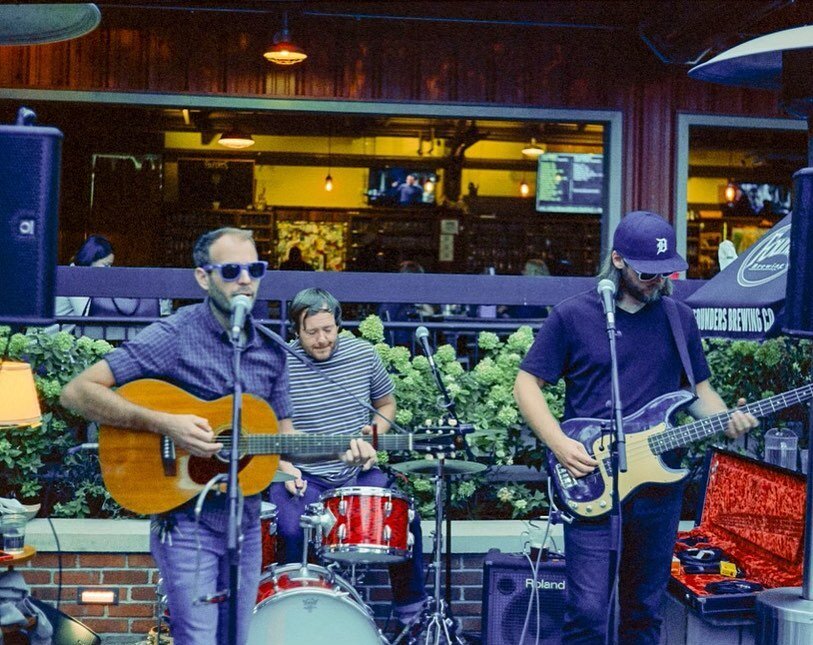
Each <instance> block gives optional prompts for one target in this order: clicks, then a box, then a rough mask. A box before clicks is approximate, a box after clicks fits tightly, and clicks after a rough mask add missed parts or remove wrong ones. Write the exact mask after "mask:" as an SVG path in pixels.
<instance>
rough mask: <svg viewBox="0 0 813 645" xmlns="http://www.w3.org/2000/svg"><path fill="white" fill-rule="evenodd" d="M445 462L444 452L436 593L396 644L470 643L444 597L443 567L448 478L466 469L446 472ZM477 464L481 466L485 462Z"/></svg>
mask: <svg viewBox="0 0 813 645" xmlns="http://www.w3.org/2000/svg"><path fill="white" fill-rule="evenodd" d="M419 461H424V463H433V462H428V461H426V460H419ZM445 462H446V458H445V456H444V455H443V454H439V455H438V458H437V459H436V460H434V463H433V465H434V467H435V475H434V477H432V481H433V482H434V485H435V508H436V509H437V511H436V513H435V530H434V533H433V535H432V544H433V548H432V553H433V555H432V563H431V564H430V568H431V569H432V573H433V589H432V595H431V596H430V597H429V598H427V599H426V602H425V603H424V606H423V608H422V609H421V611H420V612H419V613H418V614H417V615H416V616H415V617H414V618H413V619H412V620H410V621H409V622H408V623H407V624H406V625H405V626H404V628H403V629H402V630H401V632H400V633H399V634H398V636H397V638H396V639H395V640H394V641H393V642H392V645H398V643H401V642H404V643H406V644H407V645H412V644H414V643H419V642H420V643H427V644H428V643H433V644H435V645H440V644H441V643H444V644H448V645H465V643H466V641H465V640H464V639H463V637H462V636H460V635H459V634H458V633H457V632H458V629H459V625H458V622H457V621H456V620H455V619H454V618H452V616H451V614H450V608H449V607H448V606H447V603H446V600H445V599H444V598H443V597H441V582H440V578H441V571H442V568H443V567H442V564H441V560H442V556H443V553H442V551H443V520H444V512H445V507H444V504H443V500H444V498H445V495H444V489H445V485H446V481H445V479H446V478H447V477H451V476H453V475H454V474H463V472H464V471H461V472H460V473H455V472H454V470H452V471H451V472H446V471H445V469H444V466H445ZM406 463H410V462H406ZM412 463H414V462H412ZM460 463H469V462H460ZM400 465H403V464H400ZM476 465H477V466H479V465H481V464H476ZM483 469H484V468H483ZM411 472H419V471H418V469H417V468H413V470H412V471H411ZM470 472H471V471H470ZM475 472H476V471H475ZM425 473H426V471H425V470H421V471H420V474H425ZM405 639H408V640H405Z"/></svg>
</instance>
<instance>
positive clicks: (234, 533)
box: [226, 334, 243, 643]
mask: <svg viewBox="0 0 813 645" xmlns="http://www.w3.org/2000/svg"><path fill="white" fill-rule="evenodd" d="M231 342H232V347H233V349H234V356H233V361H232V365H233V368H234V396H233V398H232V415H231V450H230V452H229V474H228V479H227V484H226V486H227V490H228V504H229V521H228V529H227V538H226V554H227V555H226V557H227V558H228V562H229V613H228V616H229V620H228V623H229V626H228V631H227V633H228V635H229V640H228V642H229V643H236V642H237V597H238V592H237V590H238V588H239V585H240V548H239V547H240V525H239V524H238V521H237V519H238V515H239V512H238V507H239V504H240V498H241V496H242V492H241V491H240V482H239V481H238V479H237V467H238V465H239V461H240V426H241V419H242V413H243V383H242V381H241V380H240V358H241V355H242V351H243V341H242V339H241V337H240V334H236V335H232V337H231Z"/></svg>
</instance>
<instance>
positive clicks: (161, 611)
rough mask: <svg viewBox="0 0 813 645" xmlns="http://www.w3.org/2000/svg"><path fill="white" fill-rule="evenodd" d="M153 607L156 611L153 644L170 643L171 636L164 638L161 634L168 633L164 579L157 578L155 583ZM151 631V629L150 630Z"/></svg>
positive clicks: (162, 644)
mask: <svg viewBox="0 0 813 645" xmlns="http://www.w3.org/2000/svg"><path fill="white" fill-rule="evenodd" d="M155 598H156V601H155V608H156V611H157V612H158V623H157V624H156V625H155V628H154V629H155V643H154V645H166V643H170V644H171V643H172V639H171V638H169V637H168V638H167V640H164V638H163V636H164V635H165V634H166V635H167V636H168V634H169V624H168V622H169V621H168V617H169V613H168V607H169V600H168V599H167V595H166V594H165V593H164V579H163V578H158V582H157V583H156V585H155ZM150 631H152V630H150Z"/></svg>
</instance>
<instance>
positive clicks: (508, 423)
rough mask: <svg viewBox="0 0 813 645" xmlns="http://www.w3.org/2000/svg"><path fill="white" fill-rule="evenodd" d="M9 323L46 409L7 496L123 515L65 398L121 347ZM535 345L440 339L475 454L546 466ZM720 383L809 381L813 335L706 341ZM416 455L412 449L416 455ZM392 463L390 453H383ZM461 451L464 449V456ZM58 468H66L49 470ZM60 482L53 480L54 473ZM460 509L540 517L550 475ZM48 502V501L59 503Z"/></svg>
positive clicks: (746, 390) (13, 459)
mask: <svg viewBox="0 0 813 645" xmlns="http://www.w3.org/2000/svg"><path fill="white" fill-rule="evenodd" d="M359 330H360V332H361V334H362V336H363V337H364V338H366V339H367V340H369V341H370V342H372V343H373V344H374V345H375V348H376V350H377V352H378V354H379V355H380V356H381V358H382V360H383V361H384V365H385V366H386V367H387V369H388V370H389V371H390V373H391V375H392V378H393V382H394V384H395V396H396V400H397V401H398V413H397V416H396V419H397V421H398V423H399V424H401V425H403V426H405V427H407V428H412V429H415V428H418V427H419V426H422V425H424V424H425V423H426V422H429V423H432V424H434V423H438V421H441V422H442V421H443V419H442V418H441V417H442V416H443V414H442V412H443V410H442V407H441V406H439V405H438V392H437V387H436V385H435V383H434V380H433V377H432V374H431V371H430V369H429V363H428V361H427V360H426V358H425V357H423V356H415V357H412V356H410V353H409V351H408V350H407V349H406V348H403V347H390V346H388V345H386V344H385V343H383V326H382V325H381V321H380V320H379V319H378V318H377V317H375V316H370V317H369V318H368V319H366V320H365V321H364V322H363V323H362V324H361V325H360V327H359ZM9 333H10V331H9V329H8V328H7V327H0V347H4V346H6V344H7V343H8V356H9V358H10V359H12V360H25V361H27V362H29V363H30V364H31V366H32V368H33V370H34V374H35V380H36V383H37V389H38V391H39V395H40V400H41V403H42V408H43V421H42V426H41V427H39V428H20V429H13V430H10V431H6V432H2V433H0V464H2V469H3V477H2V478H0V496H2V497H17V498H19V499H21V500H22V501H24V502H33V501H38V502H43V503H44V505H45V506H47V507H48V508H46V509H43V512H42V514H46V513H48V512H50V514H51V515H52V516H55V517H119V516H122V515H125V514H126V511H123V509H121V508H120V507H119V506H118V505H117V504H116V503H115V502H114V501H113V500H112V499H111V498H110V496H109V494H108V493H107V491H106V490H105V488H104V485H103V483H102V481H101V475H100V472H99V463H98V458H97V456H96V455H95V454H91V453H84V452H83V453H78V454H76V455H72V456H68V455H67V449H68V448H69V447H70V446H72V445H75V444H76V443H77V441H78V440H79V438H80V437H81V436H82V433H83V432H84V429H85V427H86V425H87V424H86V422H85V421H84V420H83V419H81V418H79V417H77V416H75V415H73V414H72V413H71V412H70V411H69V410H66V409H65V408H63V407H62V406H61V405H60V404H59V395H60V392H61V390H62V387H63V386H64V384H65V383H67V382H68V381H69V380H70V379H71V378H73V376H74V375H76V374H78V373H79V372H81V371H82V370H83V369H85V368H86V367H87V366H89V365H91V364H93V363H95V362H96V361H98V360H99V359H100V358H101V357H103V356H104V355H105V354H106V353H107V352H108V351H110V349H111V346H110V345H109V344H108V343H107V342H105V341H102V340H92V339H89V338H78V339H77V338H75V337H74V336H72V335H71V334H68V333H65V332H59V333H56V334H46V333H43V332H41V331H30V332H28V333H26V334H14V335H12V336H11V337H10V338H9ZM532 342H533V332H532V330H531V329H530V327H522V328H520V329H519V330H517V331H516V332H514V333H513V334H510V335H509V336H508V337H507V338H505V339H504V340H503V339H501V338H499V337H498V336H497V335H496V334H493V333H491V332H481V333H480V335H479V339H478V345H479V350H480V353H481V356H482V359H481V360H480V362H479V363H478V364H477V365H476V366H475V367H474V368H473V369H471V370H465V369H464V368H463V366H462V365H461V364H460V362H459V361H457V359H456V356H455V351H454V349H453V348H452V347H451V346H449V345H444V346H441V347H439V348H438V350H437V352H436V354H435V360H436V363H437V365H438V367H439V368H440V371H441V373H442V377H443V381H444V384H445V385H446V388H447V389H448V391H449V393H450V395H451V396H452V397H453V398H454V400H455V402H456V408H457V412H458V416H459V417H460V419H461V420H463V421H465V422H468V423H471V424H473V426H474V430H475V432H474V434H473V435H471V436H470V439H469V444H470V445H471V448H472V452H473V456H474V457H475V458H476V459H477V460H479V461H482V462H484V463H488V464H497V465H512V464H516V465H527V466H530V467H532V468H535V469H539V468H541V467H542V464H543V460H544V448H543V447H542V446H541V444H540V443H539V442H538V441H536V440H535V439H533V438H532V437H530V436H529V433H528V431H527V429H525V428H524V425H523V422H522V419H521V418H520V415H519V413H518V411H517V408H516V404H515V403H514V400H513V394H512V392H513V384H514V379H515V378H516V374H517V370H518V369H519V364H520V362H521V360H522V358H523V357H524V356H525V354H526V353H527V351H528V349H529V348H530V346H531V343H532ZM704 345H705V348H706V350H707V356H708V360H709V364H710V366H711V369H712V373H713V376H712V383H713V385H714V386H715V388H716V389H717V390H718V391H719V392H720V395H721V396H722V397H723V400H725V401H726V402H727V403H728V404H729V405H734V404H735V403H736V400H737V398H738V397H740V396H742V397H744V398H746V399H748V400H751V401H753V400H757V399H761V398H764V397H767V396H771V395H773V394H776V393H779V392H783V391H785V390H789V389H792V388H794V387H798V386H800V385H803V384H804V383H806V382H807V381H808V380H809V376H810V374H811V367H813V366H812V365H811V343H810V342H809V341H805V340H796V339H790V338H777V339H772V340H768V341H765V342H763V343H761V344H760V343H755V342H746V341H727V340H707V341H704ZM544 395H545V397H546V399H547V401H548V405H549V406H550V407H551V410H552V411H553V413H554V415H555V416H557V417H560V416H561V414H562V408H563V399H564V387H563V385H562V384H561V383H560V384H558V385H557V386H555V387H547V388H546V389H545V392H544ZM804 418H805V410H804V409H803V408H802V406H795V407H794V408H792V409H789V410H785V411H783V412H780V413H778V414H777V415H775V416H774V418H771V419H766V420H764V421H763V423H762V425H761V427H760V428H758V429H757V430H755V431H753V432H752V433H750V438H749V441H750V444H749V449H750V450H752V451H753V452H755V453H756V454H760V455H761V451H762V443H763V441H762V433H763V432H764V430H765V429H767V428H769V427H772V426H774V425H784V424H786V423H788V422H791V421H798V420H802V419H804ZM713 444H714V445H723V446H727V447H732V445H733V444H732V443H731V442H730V441H729V440H727V439H725V438H724V437H723V436H722V435H720V436H716V437H713V438H710V439H708V440H706V441H704V442H700V443H697V444H695V445H693V446H692V447H691V448H690V450H689V452H688V456H687V458H686V464H687V465H690V466H691V465H695V464H697V463H698V462H699V461H700V460H701V459H702V457H703V455H704V453H705V451H706V450H707V449H708V447H709V446H710V445H713ZM419 456H420V455H418V454H417V453H416V454H415V455H413V457H415V458H417V457H419ZM380 457H381V461H382V462H386V461H387V460H388V455H386V454H383V453H382V454H381V456H380ZM456 458H465V455H457V456H456ZM49 472H52V473H53V472H57V473H58V477H47V473H49ZM49 479H50V480H52V481H46V480H49ZM401 484H402V486H403V488H404V489H405V490H406V491H407V492H408V493H409V494H410V495H412V496H413V497H414V498H415V500H416V504H417V507H418V509H419V510H420V512H421V514H422V515H423V517H425V518H430V517H432V516H434V511H435V508H434V499H433V494H432V485H431V481H430V479H428V478H410V479H409V481H406V482H401ZM451 497H452V506H453V516H454V517H457V518H481V519H486V518H508V517H513V518H530V517H536V516H538V515H539V514H540V513H541V512H543V511H544V509H545V508H546V507H547V505H548V504H547V493H546V492H545V491H544V489H543V487H542V484H536V483H517V482H504V483H495V482H493V481H490V480H489V479H488V478H487V477H485V476H482V475H477V476H474V477H467V478H461V479H460V480H458V481H456V482H455V484H454V485H453V487H452V491H451ZM49 509H50V510H49Z"/></svg>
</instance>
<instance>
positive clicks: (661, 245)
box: [655, 237, 668, 255]
mask: <svg viewBox="0 0 813 645" xmlns="http://www.w3.org/2000/svg"><path fill="white" fill-rule="evenodd" d="M655 241H656V242H657V243H658V252H657V253H656V255H660V254H661V253H666V251H668V249H667V248H666V238H665V237H656V238H655Z"/></svg>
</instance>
